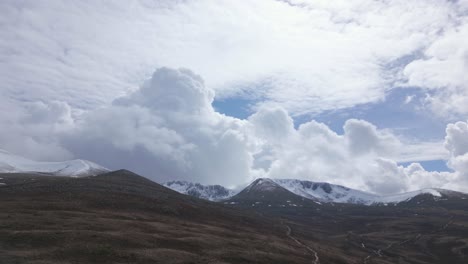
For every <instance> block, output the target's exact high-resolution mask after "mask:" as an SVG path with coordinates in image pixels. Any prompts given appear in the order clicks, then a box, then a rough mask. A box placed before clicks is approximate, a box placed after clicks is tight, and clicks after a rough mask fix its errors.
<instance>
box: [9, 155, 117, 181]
mask: <svg viewBox="0 0 468 264" xmlns="http://www.w3.org/2000/svg"><path fill="white" fill-rule="evenodd" d="M108 171H109V170H108V169H106V168H104V167H102V166H100V165H98V164H96V163H94V162H91V161H88V160H81V159H75V160H67V161H56V162H45V161H34V160H30V159H27V158H24V157H21V156H18V155H14V154H12V153H10V152H8V151H5V150H1V149H0V172H3V173H15V172H36V173H47V174H51V175H57V176H72V177H82V176H92V175H97V174H100V173H104V172H108Z"/></svg>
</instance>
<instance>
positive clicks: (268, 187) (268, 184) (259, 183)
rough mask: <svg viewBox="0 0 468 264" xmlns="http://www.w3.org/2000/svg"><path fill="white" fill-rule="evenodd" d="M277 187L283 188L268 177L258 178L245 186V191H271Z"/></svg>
mask: <svg viewBox="0 0 468 264" xmlns="http://www.w3.org/2000/svg"><path fill="white" fill-rule="evenodd" d="M278 189H283V187H281V186H280V185H279V184H277V183H276V182H274V181H273V180H272V179H269V178H258V179H256V180H255V181H253V182H252V183H251V184H250V185H249V186H247V187H246V188H245V191H247V192H254V191H257V192H258V191H259V192H273V191H275V190H278Z"/></svg>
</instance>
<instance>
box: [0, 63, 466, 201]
mask: <svg viewBox="0 0 468 264" xmlns="http://www.w3.org/2000/svg"><path fill="white" fill-rule="evenodd" d="M214 96H215V92H214V91H213V90H212V89H211V88H210V87H209V86H206V85H205V83H204V81H203V80H202V78H201V77H200V76H198V75H196V74H194V73H193V72H191V71H190V70H187V69H170V68H160V69H158V70H156V71H155V72H154V74H153V75H152V76H151V78H150V79H149V80H147V81H145V82H144V83H143V84H142V86H141V87H140V89H138V90H135V91H133V92H130V93H129V94H128V95H126V96H123V97H120V98H118V99H116V100H114V101H113V102H112V103H111V104H109V105H107V106H105V107H101V108H98V109H95V110H91V111H88V112H86V113H81V114H79V115H78V114H74V112H73V110H72V109H71V108H70V106H69V105H68V104H67V103H64V102H58V101H51V102H42V101H38V102H33V103H24V104H23V105H22V106H21V107H16V108H13V105H12V106H11V107H12V108H11V109H17V110H18V111H16V112H14V113H12V115H11V116H3V117H2V119H1V120H0V121H1V122H2V125H3V124H5V125H10V126H5V127H8V129H7V130H3V131H2V133H0V144H1V145H2V148H6V149H7V150H10V151H14V152H16V153H20V154H26V156H28V157H34V158H37V157H36V155H37V156H40V157H41V158H42V159H62V160H63V159H67V158H70V157H72V156H75V157H79V158H86V159H90V160H93V161H95V162H97V163H100V164H102V165H104V166H106V167H109V168H111V169H118V168H127V169H130V170H133V171H135V172H137V173H141V174H142V175H145V176H147V177H149V178H151V179H153V180H156V181H166V180H170V179H185V180H191V181H197V182H202V183H219V184H223V185H227V186H234V185H238V184H245V183H247V182H248V181H250V180H252V179H253V178H255V177H272V178H300V179H309V180H313V181H326V182H332V183H337V184H342V185H345V186H349V187H354V188H358V189H363V190H368V191H371V192H376V193H381V194H385V193H395V192H401V191H408V190H414V189H419V188H423V187H447V188H453V189H461V188H463V186H466V185H461V184H460V183H462V182H465V180H466V179H467V177H466V172H467V167H468V166H467V164H468V163H467V160H468V159H467V158H466V157H468V155H467V154H466V153H467V152H468V143H467V133H468V125H467V123H465V122H458V123H455V124H450V125H448V126H447V137H446V142H445V146H446V148H447V150H448V151H449V153H450V157H451V158H450V160H449V165H450V166H451V167H452V168H453V169H454V170H455V172H428V171H426V170H424V168H423V167H422V166H421V165H420V164H418V163H413V164H411V165H409V166H406V167H405V166H401V165H398V163H397V162H396V160H398V158H399V157H400V155H402V153H403V154H404V155H408V154H407V152H408V151H402V150H401V149H405V146H406V143H403V142H401V141H400V139H399V138H398V137H397V136H395V135H393V134H392V133H391V131H387V130H382V129H378V128H377V127H376V126H374V125H373V124H371V123H369V122H366V121H364V120H356V119H350V120H348V121H346V122H345V124H344V126H343V131H344V132H343V134H337V133H336V132H334V131H333V130H331V129H330V128H329V127H328V126H327V125H325V124H323V123H319V122H316V121H314V120H311V121H309V122H306V123H303V124H301V125H299V126H298V127H295V126H294V123H293V119H292V118H291V116H290V115H289V114H288V112H287V111H286V110H284V109H283V108H281V107H277V106H276V107H266V106H265V107H262V108H260V109H259V110H258V112H256V113H254V114H253V115H251V116H250V117H249V118H248V119H246V120H240V119H237V118H233V117H229V116H225V115H222V114H220V113H218V112H216V111H215V110H214V109H213V107H212V102H213V98H214ZM0 107H1V106H0ZM415 149H417V148H415ZM16 150H17V151H16ZM411 151H415V150H414V149H413V150H411ZM40 152H43V153H40Z"/></svg>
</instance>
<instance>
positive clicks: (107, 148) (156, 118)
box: [66, 68, 252, 185]
mask: <svg viewBox="0 0 468 264" xmlns="http://www.w3.org/2000/svg"><path fill="white" fill-rule="evenodd" d="M213 97H214V92H213V90H211V89H210V88H208V87H206V86H205V85H204V82H203V80H202V79H201V78H200V77H199V76H197V75H195V74H194V73H192V72H191V71H189V70H186V69H179V70H174V69H169V68H161V69H159V70H157V71H155V73H154V74H153V75H152V77H151V78H150V79H149V80H147V81H146V82H145V83H144V84H143V85H142V86H141V88H140V89H139V90H137V91H135V92H132V93H130V94H129V95H127V96H124V97H121V98H118V99H116V100H115V101H114V102H113V104H112V105H110V106H109V107H105V108H102V109H97V110H95V111H92V112H90V113H88V114H86V115H84V116H83V120H82V121H81V122H80V123H79V124H77V129H76V130H73V131H71V132H70V133H69V134H68V135H67V136H66V146H67V148H68V149H70V150H72V151H73V152H74V153H76V154H77V155H79V156H85V157H89V158H91V159H93V160H95V161H97V162H99V163H102V164H104V165H105V166H109V167H111V168H117V167H125V168H128V169H132V170H134V171H137V172H139V173H142V174H143V175H146V176H148V177H150V178H152V179H157V180H159V181H164V180H170V179H174V178H178V179H186V180H192V179H196V180H197V181H199V182H203V183H211V182H218V183H223V184H226V185H233V184H236V183H239V182H244V181H247V180H248V179H249V177H251V176H250V173H249V169H250V166H251V163H252V156H251V154H250V152H249V147H248V145H247V140H246V138H245V135H244V134H243V133H242V129H243V127H244V125H245V124H244V123H245V121H242V120H238V119H234V118H231V117H227V116H224V115H221V114H219V113H217V112H215V111H214V109H213V107H212V106H211V103H212V101H213Z"/></svg>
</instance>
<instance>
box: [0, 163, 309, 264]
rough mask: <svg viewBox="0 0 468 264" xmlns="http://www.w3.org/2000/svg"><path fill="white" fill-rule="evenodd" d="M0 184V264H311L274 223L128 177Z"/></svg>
mask: <svg viewBox="0 0 468 264" xmlns="http://www.w3.org/2000/svg"><path fill="white" fill-rule="evenodd" d="M0 178H2V181H3V182H5V183H6V185H5V186H0V201H2V202H1V203H0V219H1V224H0V263H142V264H144V263H265V264H271V263H295V264H302V263H304V264H305V263H310V260H309V258H308V257H309V256H308V255H304V249H303V248H302V247H297V246H295V244H294V243H295V242H294V241H292V240H291V239H290V238H289V237H287V236H286V235H285V234H286V226H284V225H282V224H281V223H280V222H279V221H278V220H276V219H271V218H268V217H262V216H260V215H259V214H257V213H255V212H251V211H246V210H239V209H238V208H232V207H228V206H224V205H223V204H220V203H212V202H208V201H205V200H201V199H197V198H194V197H191V196H187V195H183V194H179V193H177V192H175V191H173V190H171V189H169V188H166V187H164V186H161V185H159V184H157V183H155V182H153V181H150V180H148V179H147V178H144V177H142V176H139V175H137V174H134V173H132V172H130V171H126V170H119V171H114V172H109V173H105V174H100V175H97V176H93V177H79V178H76V177H61V176H60V177H59V176H48V177H38V176H37V174H36V173H34V174H27V173H3V174H2V173H0Z"/></svg>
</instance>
